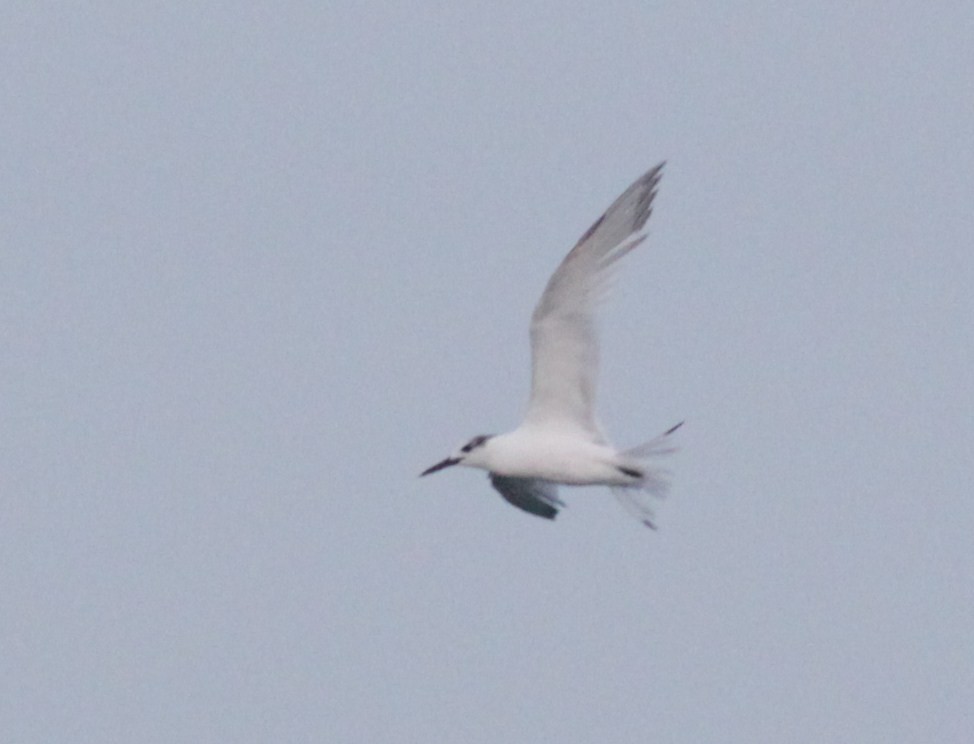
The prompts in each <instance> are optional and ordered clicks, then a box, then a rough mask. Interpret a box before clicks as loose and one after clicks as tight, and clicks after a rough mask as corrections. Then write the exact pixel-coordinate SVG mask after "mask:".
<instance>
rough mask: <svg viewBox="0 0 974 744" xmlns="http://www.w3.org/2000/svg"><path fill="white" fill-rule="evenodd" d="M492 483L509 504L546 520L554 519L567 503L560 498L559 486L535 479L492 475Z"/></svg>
mask: <svg viewBox="0 0 974 744" xmlns="http://www.w3.org/2000/svg"><path fill="white" fill-rule="evenodd" d="M490 483H491V485H492V486H493V487H494V488H496V489H497V491H498V493H500V495H501V496H503V497H504V500H505V501H507V503H509V504H513V505H514V506H516V507H517V508H518V509H524V511H526V512H528V513H530V514H534V515H536V516H538V517H544V518H545V519H554V518H555V516H556V515H557V514H558V510H559V509H560V508H561V507H563V506H564V505H565V503H564V502H563V501H562V500H561V499H559V498H558V486H556V485H555V484H554V483H551V482H550V481H543V480H536V479H533V478H509V477H508V476H505V475H497V474H496V473H491V474H490Z"/></svg>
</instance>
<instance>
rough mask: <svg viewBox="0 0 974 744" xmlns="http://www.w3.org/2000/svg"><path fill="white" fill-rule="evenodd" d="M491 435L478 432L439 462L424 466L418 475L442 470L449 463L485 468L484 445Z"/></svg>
mask: <svg viewBox="0 0 974 744" xmlns="http://www.w3.org/2000/svg"><path fill="white" fill-rule="evenodd" d="M492 436H493V435H492V434H478V435H477V436H475V437H474V438H473V439H471V440H470V441H469V442H467V443H466V444H464V445H463V446H462V447H460V448H459V449H457V451H456V452H454V453H453V454H452V455H450V456H449V457H448V458H446V459H445V460H440V462H438V463H436V465H433V466H432V467H429V468H426V470H424V471H423V472H422V473H420V474H419V475H420V477H422V476H424V475H430V474H431V473H435V472H436V471H437V470H443V468H448V467H450V466H451V465H466V466H467V467H470V468H486V467H487V461H486V458H485V454H486V445H487V442H489V441H490V438H491V437H492Z"/></svg>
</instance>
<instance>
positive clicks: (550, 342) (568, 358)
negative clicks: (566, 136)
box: [525, 163, 664, 439]
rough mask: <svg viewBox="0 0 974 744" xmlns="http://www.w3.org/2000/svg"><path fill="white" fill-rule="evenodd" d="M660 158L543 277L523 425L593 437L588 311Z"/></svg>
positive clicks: (646, 198) (646, 196)
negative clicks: (557, 428) (555, 427)
mask: <svg viewBox="0 0 974 744" xmlns="http://www.w3.org/2000/svg"><path fill="white" fill-rule="evenodd" d="M663 165H664V163H660V164H659V165H657V166H656V167H655V168H652V169H651V170H649V171H647V172H646V173H644V174H643V175H642V176H640V177H639V178H638V179H637V180H636V182H635V183H633V184H632V185H631V186H630V187H629V188H628V189H626V190H625V191H624V192H623V193H622V195H621V196H620V197H619V198H618V199H616V200H615V201H614V202H613V203H612V205H611V206H610V207H609V208H608V209H607V210H606V211H605V214H603V215H602V216H601V217H599V218H598V219H597V220H596V221H595V223H594V224H593V225H592V226H591V227H590V228H589V229H588V230H586V231H585V234H584V235H582V237H581V238H580V239H579V241H578V243H577V244H576V245H575V247H574V248H572V250H571V251H570V252H569V253H568V255H567V256H566V257H565V259H564V261H562V263H561V265H560V266H559V267H558V268H557V269H556V270H555V273H554V274H553V275H552V276H551V279H549V280H548V285H547V286H546V287H545V291H544V293H543V294H542V295H541V300H540V301H539V302H538V305H537V307H535V309H534V314H533V315H532V316H531V362H532V376H531V398H530V401H529V403H528V411H527V414H526V416H525V424H529V425H537V426H548V425H560V426H571V427H575V428H579V429H581V430H583V431H584V432H585V433H587V434H588V435H590V436H594V437H595V438H599V439H600V438H601V434H600V433H599V427H598V424H597V422H596V420H595V387H596V381H597V376H598V365H599V345H598V337H597V334H596V329H595V322H594V310H595V306H596V304H597V303H598V301H599V300H600V299H601V298H602V297H603V296H604V295H605V293H606V290H607V284H608V278H609V274H611V272H610V271H609V269H610V267H612V265H613V264H615V263H616V262H617V261H618V260H619V259H620V258H622V257H623V256H625V255H626V254H628V253H629V252H630V251H632V250H633V249H634V248H635V247H636V246H638V245H639V244H640V243H641V242H642V241H643V240H644V239H645V236H643V235H637V233H638V232H639V231H640V230H642V228H643V226H644V225H645V224H646V221H647V220H648V219H649V216H650V214H651V213H652V207H653V197H654V196H655V195H656V187H657V184H658V183H659V180H660V178H661V176H662V170H663Z"/></svg>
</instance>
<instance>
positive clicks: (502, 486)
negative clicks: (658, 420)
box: [420, 163, 683, 529]
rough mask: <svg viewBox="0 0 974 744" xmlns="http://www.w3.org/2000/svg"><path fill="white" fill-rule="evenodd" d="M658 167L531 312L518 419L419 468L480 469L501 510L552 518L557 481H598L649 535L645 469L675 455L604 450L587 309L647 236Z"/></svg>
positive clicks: (651, 487)
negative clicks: (527, 393) (523, 401)
mask: <svg viewBox="0 0 974 744" xmlns="http://www.w3.org/2000/svg"><path fill="white" fill-rule="evenodd" d="M663 165H664V163H660V164H659V165H657V166H656V167H655V168H652V169H651V170H649V171H647V172H646V173H644V174H643V175H642V176H640V177H639V178H638V179H636V181H635V183H633V184H632V185H631V186H630V187H629V188H628V189H626V190H625V191H624V192H623V193H622V195H621V196H620V197H619V198H618V199H616V200H615V201H614V202H613V203H612V205H611V206H610V207H609V208H608V209H607V210H606V212H605V214H603V215H602V216H601V217H599V218H598V219H597V220H596V221H595V224H593V225H592V226H591V227H590V228H589V229H588V230H586V231H585V234H584V235H582V237H581V238H580V239H579V241H578V243H577V244H576V245H575V247H574V248H572V250H571V251H569V253H568V255H567V256H566V257H565V259H564V260H563V261H562V262H561V265H560V266H559V267H558V268H557V269H556V270H555V273H554V274H552V276H551V279H549V280H548V285H547V286H546V287H545V290H544V292H543V293H542V295H541V299H540V300H539V301H538V304H537V306H536V307H535V309H534V313H533V314H532V316H531V367H532V370H531V397H530V399H529V401H528V408H527V413H526V414H525V417H524V421H523V422H522V423H521V425H520V426H518V427H517V428H516V429H515V430H514V431H512V432H509V433H507V434H499V435H489V434H481V435H478V436H475V437H473V438H472V439H470V441H468V442H467V443H466V444H464V445H463V446H462V447H460V448H459V449H458V450H457V451H456V452H454V453H453V454H451V455H450V456H449V457H447V458H446V459H444V460H442V461H440V462H438V463H437V464H436V465H433V466H432V467H430V468H427V469H426V470H424V471H423V472H422V473H421V474H420V475H421V476H423V475H430V474H431V473H435V472H437V471H439V470H443V469H444V468H447V467H450V466H451V465H465V466H467V467H472V468H480V469H482V470H486V471H487V472H488V474H489V477H490V481H491V484H492V485H493V486H494V488H495V489H497V491H498V492H499V493H500V495H501V496H503V497H504V499H506V500H507V501H508V502H509V503H510V504H513V505H514V506H516V507H518V508H519V509H523V510H524V511H526V512H529V513H531V514H534V515H536V516H539V517H544V518H545V519H554V518H555V516H556V515H557V514H558V510H559V509H561V508H562V507H564V505H565V504H564V502H563V501H562V500H561V499H560V498H558V486H559V485H571V486H591V485H606V486H609V488H610V489H611V490H612V493H613V494H614V495H615V496H616V498H617V499H618V500H619V501H620V503H621V504H622V505H623V506H624V507H625V508H626V509H627V510H628V511H629V512H630V513H632V514H633V515H634V516H635V517H636V518H637V519H639V520H640V521H641V522H642V523H643V524H644V525H646V526H647V527H650V528H653V529H655V517H654V514H653V509H652V506H651V499H652V498H653V497H655V498H659V497H662V496H664V495H665V493H666V491H667V489H668V486H669V483H668V479H667V475H668V472H667V471H666V470H662V469H659V468H655V467H651V463H652V461H653V460H654V459H655V458H658V457H660V456H662V455H668V454H670V453H672V452H674V451H675V450H674V448H673V446H672V444H671V439H670V437H671V435H672V434H673V433H674V432H675V431H676V430H677V429H679V428H680V426H682V424H683V422H682V421H681V422H680V423H679V424H677V425H676V426H673V427H671V428H669V429H668V430H667V431H665V432H663V433H662V434H661V435H659V436H657V437H655V438H654V439H651V440H650V441H648V442H645V443H643V444H640V445H638V446H636V447H632V448H630V449H624V450H618V449H616V448H615V447H613V446H612V445H611V444H610V443H609V441H608V439H607V438H606V436H605V434H604V433H603V432H602V427H601V426H600V425H599V423H598V420H597V419H596V415H595V387H596V377H597V375H598V366H599V347H598V336H597V334H596V328H595V317H594V314H595V308H596V306H597V304H598V303H599V301H600V300H601V299H602V298H604V297H605V295H606V294H607V290H608V284H609V278H610V276H611V274H612V273H613V269H615V267H616V265H617V263H618V262H619V259H621V258H623V257H625V256H626V255H628V254H629V253H630V252H632V251H633V250H634V249H635V248H636V247H637V246H638V245H639V244H640V243H642V242H643V241H644V240H645V239H646V235H645V234H644V233H643V232H642V230H643V226H644V225H645V224H646V221H647V220H648V219H649V216H650V214H651V212H652V207H653V198H654V197H655V196H656V188H657V185H658V184H659V181H660V178H661V176H662V172H663Z"/></svg>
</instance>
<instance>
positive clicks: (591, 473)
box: [493, 442, 633, 486]
mask: <svg viewBox="0 0 974 744" xmlns="http://www.w3.org/2000/svg"><path fill="white" fill-rule="evenodd" d="M505 455H506V456H505V457H503V458H502V462H500V463H498V467H495V468H493V470H494V471H495V472H497V473H499V474H500V475H507V476H512V477H517V478H541V479H542V480H547V481H552V482H554V483H565V484H568V485H574V486H589V485H626V484H629V483H631V482H632V480H633V479H632V477H630V476H626V475H625V474H624V473H622V472H620V470H619V469H618V468H617V467H616V465H615V464H614V460H615V456H614V455H615V453H614V452H613V451H612V450H611V449H609V448H608V447H604V446H602V445H596V444H589V443H575V442H571V443H561V442H548V443H539V444H534V445H531V446H521V447H517V448H512V449H511V450H510V451H509V452H507V453H505Z"/></svg>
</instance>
